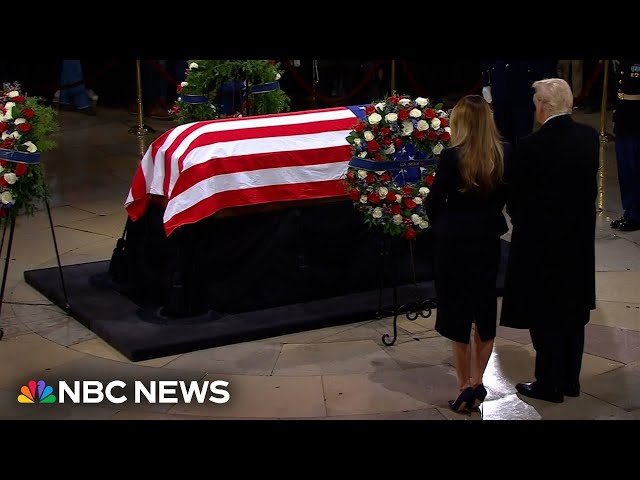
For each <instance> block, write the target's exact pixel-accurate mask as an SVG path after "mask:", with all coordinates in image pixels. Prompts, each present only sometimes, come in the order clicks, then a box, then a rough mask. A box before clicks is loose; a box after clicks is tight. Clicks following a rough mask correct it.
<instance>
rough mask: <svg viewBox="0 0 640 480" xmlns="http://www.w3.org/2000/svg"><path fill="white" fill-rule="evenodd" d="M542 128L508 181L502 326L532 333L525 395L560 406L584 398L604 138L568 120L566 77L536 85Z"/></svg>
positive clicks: (521, 387)
mask: <svg viewBox="0 0 640 480" xmlns="http://www.w3.org/2000/svg"><path fill="white" fill-rule="evenodd" d="M533 88H534V90H535V94H534V97H533V99H534V104H535V109H536V119H537V121H538V122H539V123H540V124H542V126H541V127H540V129H539V130H538V131H536V132H535V133H533V134H531V135H530V136H528V137H525V138H523V139H522V140H521V142H520V143H519V145H518V148H517V150H516V153H515V158H514V161H513V164H512V171H511V175H510V178H508V179H507V181H508V183H509V185H510V194H509V198H508V200H507V213H508V214H509V216H510V217H511V220H512V223H513V232H512V237H511V249H510V253H509V260H508V263H507V271H506V277H505V290H504V296H503V302H502V314H501V319H500V323H501V325H503V326H505V327H512V328H521V329H529V330H530V333H531V339H532V341H533V346H534V348H535V350H536V368H535V377H536V381H535V382H533V383H519V384H517V385H516V390H517V391H518V392H519V393H520V394H521V395H524V396H527V397H532V398H537V399H542V400H547V401H550V402H556V403H561V402H562V401H563V400H564V396H565V395H567V396H572V397H576V396H578V395H580V383H579V377H580V369H581V366H582V354H583V349H584V327H585V325H586V324H587V323H588V322H589V316H590V310H593V309H594V308H595V248H594V242H595V222H596V205H595V202H596V197H597V191H598V189H597V172H598V166H599V161H598V157H599V150H600V144H599V137H598V132H596V130H595V129H593V128H591V127H589V126H587V125H582V124H580V123H576V122H574V121H573V119H572V118H571V111H572V108H573V94H572V92H571V87H569V85H568V84H567V82H565V81H564V80H562V79H559V78H552V79H546V80H541V81H538V82H535V83H534V84H533Z"/></svg>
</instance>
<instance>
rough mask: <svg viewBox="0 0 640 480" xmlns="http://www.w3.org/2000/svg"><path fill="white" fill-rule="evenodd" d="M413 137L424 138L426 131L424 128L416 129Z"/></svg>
mask: <svg viewBox="0 0 640 480" xmlns="http://www.w3.org/2000/svg"><path fill="white" fill-rule="evenodd" d="M413 138H415V139H416V140H422V139H423V138H424V132H423V131H422V130H414V131H413Z"/></svg>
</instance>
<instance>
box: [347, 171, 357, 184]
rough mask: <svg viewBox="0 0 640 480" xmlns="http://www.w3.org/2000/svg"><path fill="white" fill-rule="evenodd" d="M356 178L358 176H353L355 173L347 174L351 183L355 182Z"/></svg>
mask: <svg viewBox="0 0 640 480" xmlns="http://www.w3.org/2000/svg"><path fill="white" fill-rule="evenodd" d="M355 178H356V176H355V175H354V174H353V172H349V173H347V180H349V181H350V182H353V181H354V180H355Z"/></svg>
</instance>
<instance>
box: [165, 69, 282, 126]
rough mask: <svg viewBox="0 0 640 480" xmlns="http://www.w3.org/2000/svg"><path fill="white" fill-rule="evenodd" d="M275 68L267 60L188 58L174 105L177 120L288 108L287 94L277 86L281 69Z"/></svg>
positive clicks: (185, 120)
mask: <svg viewBox="0 0 640 480" xmlns="http://www.w3.org/2000/svg"><path fill="white" fill-rule="evenodd" d="M278 67H279V65H278V64H275V63H273V62H272V61H269V60H190V61H189V67H188V69H187V72H186V78H185V81H184V82H182V83H181V84H180V85H178V87H177V93H178V94H179V95H180V96H179V97H178V100H177V101H176V104H175V105H174V106H173V112H174V113H175V114H176V115H177V122H178V123H179V124H184V123H191V122H197V121H202V120H214V119H217V118H223V117H228V116H232V117H239V116H242V115H248V114H249V112H251V114H252V115H262V114H269V113H280V112H283V111H286V110H288V108H289V97H288V96H287V95H286V94H285V93H284V92H283V91H282V90H281V89H280V84H279V82H278V80H280V78H281V76H282V73H283V72H282V70H279V68H278ZM247 84H248V85H249V91H248V96H247V95H246V93H247V92H246V90H245V86H246V85H247Z"/></svg>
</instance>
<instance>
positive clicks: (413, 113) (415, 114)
mask: <svg viewBox="0 0 640 480" xmlns="http://www.w3.org/2000/svg"><path fill="white" fill-rule="evenodd" d="M409 116H410V117H411V118H420V117H421V116H422V112H421V111H420V110H418V109H417V108H413V109H411V111H410V112H409Z"/></svg>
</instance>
